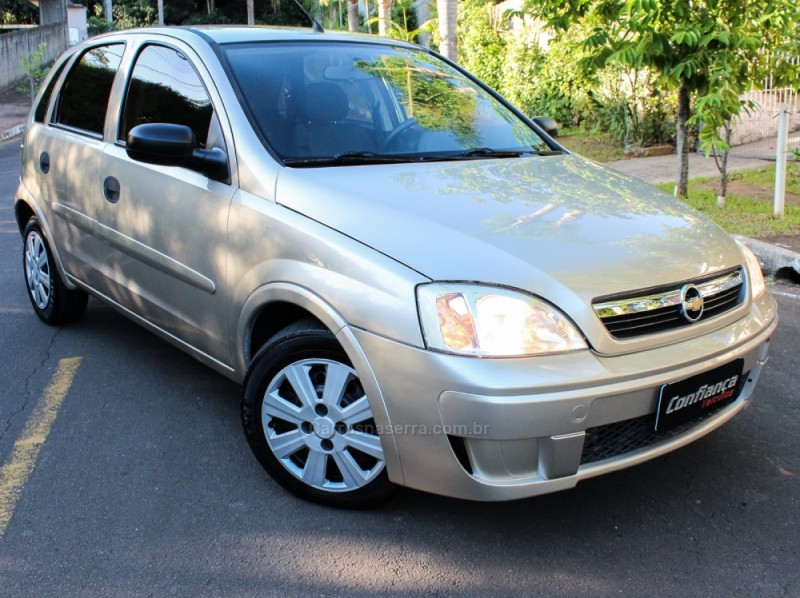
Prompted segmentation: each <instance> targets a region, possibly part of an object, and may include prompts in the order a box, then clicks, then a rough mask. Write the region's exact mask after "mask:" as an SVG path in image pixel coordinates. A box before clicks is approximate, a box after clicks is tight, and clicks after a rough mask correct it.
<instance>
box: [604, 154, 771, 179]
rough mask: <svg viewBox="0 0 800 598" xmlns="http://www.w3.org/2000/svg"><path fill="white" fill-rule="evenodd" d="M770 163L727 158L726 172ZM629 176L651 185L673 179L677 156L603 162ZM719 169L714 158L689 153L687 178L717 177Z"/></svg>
mask: <svg viewBox="0 0 800 598" xmlns="http://www.w3.org/2000/svg"><path fill="white" fill-rule="evenodd" d="M768 164H770V161H769V160H759V159H758V158H735V157H730V158H728V172H734V171H736V170H747V169H749V168H761V167H762V166H767V165H768ZM605 165H606V166H609V167H611V168H613V169H614V170H619V171H620V172H624V173H625V174H628V175H630V176H633V177H636V178H637V179H641V180H643V181H646V182H648V183H650V184H652V185H655V184H656V183H666V182H670V181H675V180H676V179H677V178H678V156H677V155H675V154H673V155H671V156H652V157H650V158H631V159H629V160H617V161H616V162H607V163H606V164H605ZM718 176H719V170H717V165H716V163H715V162H714V158H710V157H709V158H706V157H705V155H703V154H698V153H695V152H692V153H690V154H689V178H695V177H718Z"/></svg>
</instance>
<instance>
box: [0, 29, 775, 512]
mask: <svg viewBox="0 0 800 598" xmlns="http://www.w3.org/2000/svg"><path fill="white" fill-rule="evenodd" d="M16 218H17V222H18V224H19V230H20V232H21V233H22V237H23V241H24V243H23V262H24V271H25V279H26V283H27V288H28V289H29V294H30V299H31V303H32V305H33V309H34V310H35V311H36V313H37V314H38V315H39V317H40V318H42V319H43V320H44V321H45V322H48V323H51V324H61V323H65V322H69V321H71V320H75V319H77V318H78V317H80V316H81V315H82V314H83V312H84V310H85V308H86V302H87V296H88V295H89V294H91V295H92V296H94V297H96V298H97V299H99V300H101V301H103V302H105V303H107V304H109V305H111V306H113V307H114V308H116V309H118V310H119V311H121V312H122V313H124V314H125V315H127V316H128V317H130V318H132V319H133V320H135V321H136V322H138V323H140V324H141V325H142V326H144V327H146V328H147V329H149V330H151V331H153V332H154V333H156V334H158V335H160V336H161V337H163V338H165V339H166V340H168V341H169V342H171V343H174V344H175V345H177V346H178V347H180V348H181V349H183V350H185V351H186V352H187V353H189V354H191V355H192V356H194V357H196V358H197V359H199V360H200V361H202V362H203V363H205V364H208V365H209V366H210V367H212V368H214V369H215V370H217V371H218V372H220V373H221V374H223V375H225V376H227V377H229V378H231V379H233V380H235V381H237V382H241V383H242V384H243V393H242V403H241V414H242V422H243V425H244V430H245V434H246V436H247V439H248V441H249V443H250V446H251V447H252V449H253V452H254V453H255V455H256V457H257V458H258V460H259V461H260V462H261V464H262V465H263V466H264V468H265V469H266V470H267V471H268V472H269V473H270V474H271V475H272V477H273V478H274V479H275V480H276V481H277V482H278V483H280V484H281V485H283V486H284V487H286V488H287V489H288V490H290V491H292V492H294V493H296V494H298V495H300V496H302V497H305V498H307V499H311V500H315V501H318V502H323V503H327V504H335V505H342V506H367V505H371V504H375V503H377V502H379V501H381V500H383V499H385V498H386V497H387V496H389V495H390V493H391V492H392V490H393V489H394V488H395V487H396V485H401V486H410V487H412V488H418V489H421V490H425V491H428V492H435V493H439V494H444V495H449V496H454V497H460V498H466V499H475V500H509V499H516V498H522V497H527V496H533V495H537V494H542V493H545V492H552V491H556V490H562V489H565V488H570V487H573V486H575V484H577V483H578V482H579V481H581V480H584V479H587V478H590V477H592V476H596V475H599V474H603V473H606V472H610V471H613V470H617V469H620V468H623V467H628V466H630V465H634V464H637V463H641V462H643V461H646V460H648V459H651V458H653V457H656V456H658V455H662V454H664V453H666V452H667V451H670V450H673V449H676V448H678V447H680V446H683V445H685V444H687V443H689V442H691V441H693V440H695V439H697V438H699V437H701V436H703V435H704V434H706V433H708V432H710V431H711V430H713V429H715V428H717V427H719V426H720V425H722V424H723V423H725V422H726V421H728V420H729V419H731V418H732V417H733V416H734V415H736V414H737V413H738V412H739V411H741V410H742V409H743V408H744V407H745V406H746V405H747V404H748V403H749V401H750V400H751V397H752V396H753V390H754V388H755V385H756V382H757V380H758V377H759V375H760V373H761V370H762V368H763V366H764V364H765V363H766V361H767V350H768V346H769V338H770V335H771V334H772V333H773V331H774V330H775V327H776V325H777V322H778V317H777V313H776V306H775V302H774V300H773V299H772V297H771V296H770V294H769V293H768V292H767V291H766V289H765V284H764V279H763V278H762V275H761V271H760V269H759V265H758V262H757V260H756V259H755V257H754V256H753V254H752V253H750V251H749V250H747V249H746V248H745V247H743V246H741V245H739V244H737V243H736V242H735V241H734V240H732V239H731V238H730V237H729V236H728V235H726V234H725V233H724V232H723V231H722V230H720V229H719V228H718V227H717V226H715V225H714V224H712V223H711V222H709V221H708V220H706V219H705V218H703V217H702V216H701V215H699V214H698V213H696V212H694V211H692V210H691V209H689V208H687V207H686V206H684V205H683V204H681V203H679V202H677V201H675V200H673V199H672V198H670V197H668V196H667V195H665V194H662V193H660V192H658V191H657V190H655V189H654V188H652V187H650V186H648V185H645V184H642V183H639V182H636V181H634V180H631V179H628V178H625V177H623V176H620V175H619V174H616V173H614V172H612V171H610V170H607V169H605V168H603V167H601V166H599V165H597V164H594V163H592V162H589V161H587V160H585V159H583V158H581V157H579V156H576V155H573V154H570V153H569V152H568V151H566V150H565V149H564V148H562V147H561V146H559V145H558V143H557V142H555V141H554V140H553V139H552V138H551V137H550V136H549V135H548V134H547V133H546V132H545V131H544V130H542V128H541V127H540V126H539V125H537V124H536V123H534V122H532V121H531V120H529V119H527V118H526V117H525V116H524V115H522V114H521V113H520V112H519V111H518V110H516V109H515V108H514V107H513V106H511V105H509V104H508V103H507V102H505V101H504V100H503V99H502V98H500V97H498V96H497V94H495V93H494V92H493V91H491V90H490V89H488V88H487V87H486V86H485V85H483V84H481V83H480V82H479V81H477V80H475V79H474V78H472V77H471V76H470V75H469V74H467V73H465V72H464V71H462V70H461V69H459V68H458V67H457V66H456V65H454V64H452V63H450V62H448V61H446V60H444V59H442V58H441V57H439V56H437V55H436V54H434V53H431V52H430V51H428V50H426V49H424V48H420V47H417V46H414V45H412V44H407V43H402V42H399V41H396V40H388V39H379V38H375V37H370V36H363V35H350V34H340V33H318V32H312V31H305V30H299V29H297V30H293V29H267V28H244V27H233V28H213V27H209V28H195V29H191V28H187V29H170V28H162V29H142V30H136V31H130V32H122V33H115V34H110V35H105V36H100V37H95V38H92V39H90V40H88V41H86V42H84V43H82V44H81V45H79V46H77V47H75V48H73V49H71V50H70V51H68V52H67V53H66V54H65V55H64V56H62V57H61V58H60V59H59V61H58V62H57V63H56V64H55V66H54V68H53V69H52V72H51V74H50V76H49V79H48V80H47V81H46V83H45V85H44V86H43V89H42V90H41V91H40V93H39V96H38V98H37V100H36V102H35V104H34V108H33V110H32V111H31V114H30V117H29V119H28V124H27V130H26V133H25V137H24V144H23V150H22V173H21V177H20V185H19V189H18V192H17V194H16ZM687 475H690V474H689V473H687Z"/></svg>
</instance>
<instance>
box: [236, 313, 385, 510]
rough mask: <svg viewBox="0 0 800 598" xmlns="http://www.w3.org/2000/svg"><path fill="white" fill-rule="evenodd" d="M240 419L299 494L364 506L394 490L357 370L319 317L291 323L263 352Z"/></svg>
mask: <svg viewBox="0 0 800 598" xmlns="http://www.w3.org/2000/svg"><path fill="white" fill-rule="evenodd" d="M242 424H243V425H244V431H245V435H246V436H247V440H248V442H249V443H250V447H251V448H252V449H253V452H254V453H255V455H256V457H257V458H258V460H259V462H260V463H261V465H262V466H263V467H264V469H266V470H267V472H268V473H269V474H270V475H271V476H272V477H273V478H274V479H275V480H276V481H277V482H278V483H279V484H281V485H282V486H283V487H284V488H286V489H287V490H289V491H290V492H292V493H293V494H295V495H297V496H299V497H301V498H304V499H307V500H311V501H314V502H318V503H323V504H328V505H334V506H340V507H352V508H364V507H370V506H374V505H376V504H379V503H381V502H383V501H384V500H386V499H387V498H389V496H391V494H392V493H393V491H394V486H393V484H392V483H391V482H390V481H389V478H388V476H387V474H386V467H385V462H384V457H383V448H382V446H381V441H380V438H379V436H378V434H377V426H376V424H375V420H374V419H373V415H372V410H371V408H370V405H369V401H368V400H367V396H366V394H365V393H364V389H363V387H362V386H361V382H360V380H359V378H358V374H357V373H356V371H355V370H354V369H353V367H352V365H351V364H350V361H349V360H348V359H347V355H346V354H345V352H344V351H343V350H342V348H341V347H340V346H339V344H338V343H337V342H336V339H335V338H334V336H333V335H332V334H331V333H330V332H329V331H328V330H327V329H325V328H324V327H323V326H322V325H320V324H319V323H317V322H315V321H310V320H309V321H303V322H300V323H299V324H295V325H293V326H291V327H289V328H287V329H286V330H284V331H283V332H281V333H279V334H278V335H276V336H275V337H274V338H273V339H272V340H270V341H269V342H268V343H267V344H266V345H265V346H264V347H262V348H261V350H260V351H259V352H258V354H257V355H256V357H255V359H254V360H253V363H252V365H251V367H250V369H249V371H248V373H247V377H246V379H245V383H244V389H243V393H242Z"/></svg>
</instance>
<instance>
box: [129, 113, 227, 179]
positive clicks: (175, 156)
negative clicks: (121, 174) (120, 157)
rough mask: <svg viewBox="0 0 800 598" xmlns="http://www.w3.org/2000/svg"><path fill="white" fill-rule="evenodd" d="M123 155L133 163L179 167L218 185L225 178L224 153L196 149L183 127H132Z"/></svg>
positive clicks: (172, 125)
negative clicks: (203, 176)
mask: <svg viewBox="0 0 800 598" xmlns="http://www.w3.org/2000/svg"><path fill="white" fill-rule="evenodd" d="M125 151H126V152H127V154H128V156H129V157H130V158H131V159H132V160H136V161H137V162H145V163H147V164H158V165H160V166H183V167H186V168H190V169H192V170H196V171H197V172H200V173H202V174H204V175H206V176H208V177H209V178H212V179H215V180H218V181H226V180H228V178H229V172H228V155H227V154H226V153H225V151H224V150H222V149H220V148H213V149H197V143H196V142H195V138H194V133H193V132H192V130H191V129H190V128H189V127H187V126H186V125H175V124H170V123H147V124H144V125H138V126H136V127H133V128H132V129H131V130H130V132H129V133H128V142H127V145H126V146H125Z"/></svg>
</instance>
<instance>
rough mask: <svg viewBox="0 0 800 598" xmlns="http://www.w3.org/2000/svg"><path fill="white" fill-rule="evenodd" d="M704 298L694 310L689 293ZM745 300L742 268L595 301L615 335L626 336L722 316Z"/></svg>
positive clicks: (609, 330) (644, 333) (606, 325)
mask: <svg viewBox="0 0 800 598" xmlns="http://www.w3.org/2000/svg"><path fill="white" fill-rule="evenodd" d="M691 292H695V293H696V294H698V295H699V296H700V297H701V298H702V307H700V308H696V309H695V311H692V305H691V304H690V303H687V301H686V299H687V298H688V295H687V293H691ZM743 301H744V277H743V275H742V271H741V269H740V268H736V269H735V270H730V271H728V272H725V273H723V274H715V275H713V276H710V277H704V278H700V279H697V280H693V281H688V282H686V283H682V284H675V285H670V286H667V287H659V288H652V289H644V290H641V291H636V292H635V293H629V294H626V295H624V296H619V295H617V296H614V297H605V298H601V299H597V300H595V302H594V304H593V307H594V310H595V313H597V315H598V316H599V317H600V320H601V321H602V322H603V324H604V325H605V327H606V330H608V332H609V333H610V334H611V336H613V337H614V338H619V339H627V338H635V337H639V336H644V335H648V334H655V333H658V332H665V331H667V330H674V329H676V328H683V327H685V326H691V325H692V324H693V323H695V322H700V321H705V320H708V319H710V318H714V317H716V316H719V315H722V314H724V313H725V312H727V311H730V310H731V309H733V308H735V307H736V306H738V305H740V304H741V303H742V302H743Z"/></svg>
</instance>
